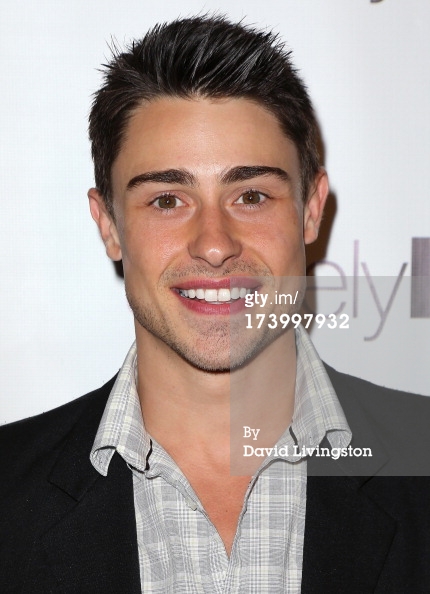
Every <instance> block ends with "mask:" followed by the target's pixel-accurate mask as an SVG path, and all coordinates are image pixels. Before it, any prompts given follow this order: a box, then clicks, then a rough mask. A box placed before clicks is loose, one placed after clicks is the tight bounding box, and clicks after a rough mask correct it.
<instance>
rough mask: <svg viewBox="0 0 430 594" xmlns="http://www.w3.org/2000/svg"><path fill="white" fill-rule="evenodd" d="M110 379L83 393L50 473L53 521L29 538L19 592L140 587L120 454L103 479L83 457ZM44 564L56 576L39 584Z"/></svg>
mask: <svg viewBox="0 0 430 594" xmlns="http://www.w3.org/2000/svg"><path fill="white" fill-rule="evenodd" d="M114 379H115V378H114ZM113 381H114V380H111V381H110V382H109V383H108V384H106V385H105V386H103V387H102V388H101V389H100V390H98V392H97V393H96V394H94V395H93V396H92V397H91V398H89V399H88V403H87V406H86V408H85V409H84V411H83V414H82V415H81V417H80V420H79V421H78V423H77V424H76V426H75V427H74V428H73V429H72V430H71V431H70V433H69V434H68V436H67V438H66V439H65V443H64V447H63V449H62V451H61V453H60V455H59V457H58V459H57V462H56V463H55V465H54V467H53V469H52V471H51V473H50V475H49V478H48V480H49V482H50V483H51V485H52V488H51V490H50V493H51V497H50V499H49V501H46V509H47V510H48V511H47V512H46V513H47V517H49V520H50V521H51V526H50V528H49V529H48V530H47V531H46V532H45V533H44V534H43V536H42V537H41V538H40V540H39V541H38V542H35V546H34V549H33V555H32V559H31V563H30V567H29V572H28V578H27V580H26V582H25V590H24V591H25V592H32V593H34V592H42V590H43V588H45V591H55V592H64V593H68V592H70V593H71V592H73V593H75V592H104V593H107V594H114V593H115V594H123V593H124V592H127V594H129V593H130V594H140V592H141V587H140V570H139V559H138V549H137V534H136V519H135V511H134V496H133V479H132V473H131V472H130V470H129V469H128V467H127V465H126V464H125V462H124V461H123V459H122V458H121V457H120V456H119V455H118V454H115V455H114V456H113V458H112V460H111V463H110V466H109V473H108V476H107V477H103V476H101V475H100V474H99V473H98V472H97V471H96V470H95V469H94V467H93V466H92V464H91V462H90V459H89V455H90V451H91V447H92V444H93V441H94V438H95V435H96V432H97V428H98V424H99V423H100V419H101V416H102V414H103V410H104V406H105V404H106V400H107V398H108V396H109V393H110V390H111V388H112V385H113ZM42 567H45V568H46V567H49V568H50V570H51V572H52V573H53V574H54V575H51V574H49V575H51V578H49V577H47V575H44V577H43V580H44V581H43V580H42V581H43V584H44V586H42V589H41V586H40V583H41V581H40V580H41V578H40V576H41V573H42V574H43V573H44V572H43V571H41V568H42ZM49 579H52V580H53V581H52V584H51V582H49ZM46 580H48V581H46Z"/></svg>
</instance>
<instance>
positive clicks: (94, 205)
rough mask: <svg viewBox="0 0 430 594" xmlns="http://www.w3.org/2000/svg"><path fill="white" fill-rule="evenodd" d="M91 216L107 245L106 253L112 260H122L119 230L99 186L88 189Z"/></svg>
mask: <svg viewBox="0 0 430 594" xmlns="http://www.w3.org/2000/svg"><path fill="white" fill-rule="evenodd" d="M88 199H89V201H90V211H91V216H92V217H93V219H94V220H95V222H96V224H97V227H98V228H99V231H100V235H101V238H102V239H103V243H104V244H105V247H106V253H107V255H108V256H109V258H110V259H111V260H121V258H122V253H121V246H120V243H119V237H118V231H117V228H116V225H115V222H114V220H113V218H112V215H111V214H110V213H109V211H108V209H107V207H106V203H105V201H104V199H103V196H102V195H101V194H100V192H99V191H98V190H97V188H91V189H90V190H88Z"/></svg>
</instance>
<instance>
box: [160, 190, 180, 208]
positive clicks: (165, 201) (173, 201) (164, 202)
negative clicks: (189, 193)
mask: <svg viewBox="0 0 430 594" xmlns="http://www.w3.org/2000/svg"><path fill="white" fill-rule="evenodd" d="M177 202H178V200H177V198H176V196H172V195H171V194H166V195H165V196H160V197H159V198H157V200H156V201H155V203H156V204H157V206H158V207H159V208H164V209H166V210H167V209H169V208H175V206H176V205H177Z"/></svg>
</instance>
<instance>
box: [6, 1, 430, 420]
mask: <svg viewBox="0 0 430 594" xmlns="http://www.w3.org/2000/svg"><path fill="white" fill-rule="evenodd" d="M231 5H232V3H231V2H228V1H227V0H219V1H218V2H216V3H215V2H212V1H207V2H202V1H201V0H199V1H197V0H187V2H182V3H181V2H167V1H166V2H164V3H154V2H149V1H147V0H139V1H137V0H129V1H128V2H126V3H119V2H117V1H116V0H103V1H102V0H92V1H91V2H84V0H62V2H58V1H54V0H39V2H37V3H30V2H16V3H13V4H12V3H8V5H7V8H6V7H3V10H2V18H1V22H0V44H1V45H0V47H1V51H0V59H1V76H2V93H1V95H0V101H1V110H0V118H1V119H0V122H1V127H0V129H1V150H0V167H1V177H0V188H1V204H2V217H1V234H0V245H1V254H2V258H1V260H0V278H1V292H0V312H1V313H0V316H1V319H0V324H1V326H0V327H1V337H0V361H1V374H0V384H1V387H0V423H4V422H8V421H12V420H15V419H19V418H22V417H25V416H29V415H33V414H36V413H38V412H41V411H44V410H48V409H50V408H53V407H54V406H57V405H59V404H62V403H64V402H66V401H68V400H71V399H72V398H75V397H77V396H79V395H80V394H83V393H85V392H87V391H89V390H90V389H93V388H96V387H98V386H99V385H101V384H102V383H103V382H104V381H106V380H107V379H109V378H110V377H111V376H112V375H113V374H114V373H115V372H116V371H117V370H118V368H119V367H120V365H121V363H122V361H123V358H124V356H125V354H126V351H127V349H128V347H129V344H130V343H131V340H132V338H133V324H132V316H131V314H130V311H129V309H128V306H127V305H126V301H125V297H124V291H123V286H122V282H121V281H120V280H119V279H118V278H117V276H116V274H115V272H114V268H113V266H112V264H111V263H110V262H109V261H108V260H107V258H106V257H105V256H104V251H103V246H102V243H101V241H100V240H99V237H98V234H97V232H96V228H95V226H94V224H93V222H92V220H91V219H90V216H89V212H88V207H87V199H86V191H87V189H88V187H90V186H91V185H92V184H93V174H92V164H91V160H90V154H89V144H88V141H87V123H86V118H87V114H88V110H89V105H90V95H91V93H92V92H93V91H94V90H95V89H96V88H97V87H98V85H99V80H100V77H99V73H98V72H97V67H98V66H99V64H100V63H102V62H104V61H106V57H107V56H108V55H109V52H108V48H107V43H108V42H109V40H110V39H111V36H114V37H115V38H116V39H117V40H118V41H119V43H121V44H122V43H123V42H124V41H127V40H129V39H130V38H132V37H141V36H142V35H143V34H144V32H145V31H146V30H147V29H148V28H149V27H150V26H152V25H153V24H155V23H156V22H159V21H163V20H170V19H172V18H175V17H177V16H179V15H182V16H187V15H192V14H196V13H199V12H200V13H201V12H206V11H219V12H223V13H226V14H228V15H230V17H231V18H232V19H235V20H237V19H240V18H243V17H245V21H246V22H248V23H255V24H257V25H261V26H266V25H267V26H269V27H270V28H274V29H275V30H277V31H279V32H280V34H281V36H282V37H283V38H284V39H285V40H286V41H287V43H288V45H289V46H290V47H291V48H292V49H293V50H294V57H295V63H296V64H297V66H298V67H299V68H300V70H301V72H302V75H303V77H304V78H305V80H306V82H307V83H308V86H309V89H310V93H311V96H312V98H313V100H314V103H315V106H316V110H317V114H318V118H319V121H320V124H321V129H322V134H323V138H324V144H325V165H326V167H327V169H328V172H329V175H330V179H331V187H332V192H333V198H332V204H331V213H332V215H334V216H329V217H328V219H327V223H328V224H329V225H328V226H331V233H330V240H329V243H328V247H327V251H326V253H325V258H326V259H327V260H329V261H330V262H332V263H334V264H335V265H336V267H337V268H336V269H335V268H334V267H333V264H330V265H328V266H325V267H319V271H320V272H323V273H327V274H336V275H339V274H340V272H339V271H341V272H342V273H343V274H344V275H345V276H346V277H352V276H354V275H355V276H356V277H357V276H358V275H360V282H362V283H364V284H363V285H362V287H361V288H360V291H363V294H362V297H361V299H362V300H363V303H364V301H366V299H367V300H368V299H369V295H370V293H369V287H370V284H369V274H370V275H371V277H372V278H373V277H375V276H377V275H378V276H384V277H385V276H386V277H390V278H388V279H386V281H385V282H386V285H387V288H386V289H384V290H385V291H386V293H385V294H384V296H382V292H383V290H382V289H381V290H380V294H381V298H380V305H382V306H383V308H384V307H385V305H386V304H387V303H388V300H389V297H390V295H391V294H392V289H393V287H394V286H395V282H396V278H397V277H398V275H399V273H400V270H401V266H402V264H403V263H406V264H407V265H406V267H405V270H404V277H407V276H410V275H411V270H412V259H413V258H412V251H411V250H412V238H430V200H429V198H428V195H427V185H428V170H429V162H430V160H429V157H430V110H429V97H430V68H429V66H428V64H429V53H430V36H429V34H428V28H429V24H430V3H428V2H423V1H422V0H408V1H407V2H405V1H404V0H381V1H379V2H371V1H370V0H348V1H345V0H306V1H304V0H266V1H265V2H257V1H256V0H248V1H247V2H240V1H237V2H235V3H234V6H233V7H231ZM331 219H333V220H331ZM415 245H416V246H418V243H416V244H415ZM419 245H420V247H421V251H420V252H418V251H417V252H416V255H415V257H414V266H415V273H416V274H418V273H420V274H423V273H424V272H426V267H427V274H430V270H428V268H429V267H430V245H429V242H421V243H420V244H419ZM354 250H355V251H354ZM312 256H313V253H311V257H312ZM363 263H364V265H365V266H363ZM365 270H367V272H368V276H367V277H365V276H364V275H365ZM417 271H418V272H417ZM423 271H424V272H423ZM400 281H401V282H400V285H399V290H398V291H397V292H396V293H395V295H394V297H395V299H394V301H393V304H392V307H391V309H390V315H389V316H388V315H387V317H386V318H387V319H386V322H385V324H384V327H383V329H382V331H381V333H380V335H379V336H378V337H377V338H375V339H374V340H371V341H369V340H367V341H366V340H364V337H365V336H367V337H369V336H370V335H372V334H373V330H374V329H371V330H368V329H363V328H364V326H363V324H364V322H365V321H366V320H365V318H366V317H367V315H368V312H370V311H371V310H372V311H373V313H375V312H376V313H377V305H376V301H375V300H374V301H373V302H372V301H370V302H369V303H368V305H367V306H366V305H362V304H361V301H360V307H359V310H358V312H357V311H356V312H355V313H356V314H357V315H356V321H357V322H358V323H359V326H360V331H359V332H358V333H356V337H355V338H354V341H355V342H354V341H353V342H352V343H351V341H350V343H349V346H348V345H345V344H343V343H340V342H339V340H340V338H339V335H336V336H335V335H331V336H327V335H326V334H324V333H322V332H321V333H319V334H318V332H315V333H314V334H313V338H314V340H315V342H316V344H317V346H318V348H319V350H320V352H321V353H322V354H323V356H324V357H325V359H326V360H327V361H328V362H329V363H330V364H332V365H333V366H335V367H337V368H339V369H341V370H344V371H348V372H350V373H354V374H355V375H359V376H362V377H366V378H368V379H370V380H372V381H375V382H377V383H381V384H385V385H389V386H391V387H399V388H402V389H406V390H410V391H416V392H421V393H430V371H429V367H430V365H429V362H430V344H429V343H430V317H424V316H425V315H428V314H426V313H425V302H426V301H427V302H428V300H429V299H430V298H429V296H428V292H427V294H426V291H425V290H423V289H421V291H419V296H418V297H419V298H420V299H421V304H422V303H424V305H421V306H420V307H419V308H418V317H414V318H411V315H410V301H411V291H410V289H409V288H408V285H407V282H408V280H407V279H406V278H403V277H401V278H400ZM351 283H352V280H351V279H349V286H350V287H351V286H352V284H351ZM366 283H367V285H366ZM378 291H379V289H378ZM360 295H361V293H360ZM415 297H416V295H415ZM347 301H348V304H347V305H346V307H349V308H350V307H351V303H352V297H351V295H349V297H348V299H347ZM427 312H428V310H427ZM415 314H417V312H415ZM369 315H370V314H369ZM374 324H376V325H378V321H377V320H376V321H375V322H374ZM361 329H363V330H361ZM348 340H350V339H348ZM376 362H377V364H376Z"/></svg>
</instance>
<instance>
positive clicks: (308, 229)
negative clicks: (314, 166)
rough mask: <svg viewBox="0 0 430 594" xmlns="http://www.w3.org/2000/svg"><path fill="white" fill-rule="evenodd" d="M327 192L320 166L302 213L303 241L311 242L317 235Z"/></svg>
mask: <svg viewBox="0 0 430 594" xmlns="http://www.w3.org/2000/svg"><path fill="white" fill-rule="evenodd" d="M328 192H329V187H328V178H327V173H326V171H325V169H323V168H322V167H321V168H320V170H319V171H318V173H317V175H316V176H315V180H314V183H313V184H312V187H311V190H310V193H309V196H308V200H307V202H306V204H305V208H304V215H303V237H304V241H305V243H312V242H314V241H315V240H316V238H317V237H318V231H319V228H320V224H321V219H322V215H323V211H324V206H325V203H326V200H327V196H328Z"/></svg>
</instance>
